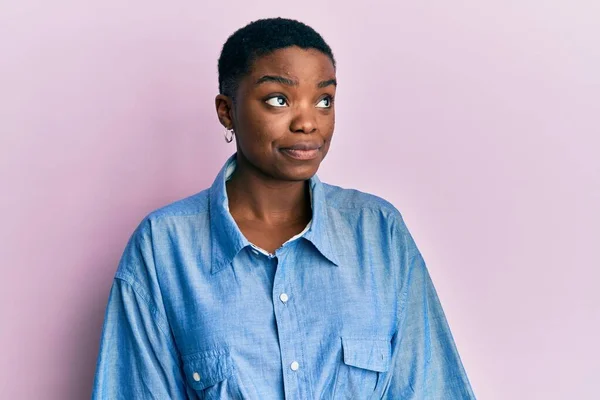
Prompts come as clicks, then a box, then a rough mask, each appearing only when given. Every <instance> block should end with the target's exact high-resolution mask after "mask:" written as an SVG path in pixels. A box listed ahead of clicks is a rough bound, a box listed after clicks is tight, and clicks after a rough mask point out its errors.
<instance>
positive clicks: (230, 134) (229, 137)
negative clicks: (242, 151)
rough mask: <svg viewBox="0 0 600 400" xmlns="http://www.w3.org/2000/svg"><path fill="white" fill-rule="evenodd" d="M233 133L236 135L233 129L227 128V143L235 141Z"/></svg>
mask: <svg viewBox="0 0 600 400" xmlns="http://www.w3.org/2000/svg"><path fill="white" fill-rule="evenodd" d="M233 135H235V132H234V131H233V129H225V141H226V142H227V143H231V142H232V141H233Z"/></svg>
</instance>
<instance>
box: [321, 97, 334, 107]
mask: <svg viewBox="0 0 600 400" xmlns="http://www.w3.org/2000/svg"><path fill="white" fill-rule="evenodd" d="M332 102H333V98H331V97H330V96H327V97H324V98H322V99H321V101H319V102H318V103H317V108H330V107H331V103H332Z"/></svg>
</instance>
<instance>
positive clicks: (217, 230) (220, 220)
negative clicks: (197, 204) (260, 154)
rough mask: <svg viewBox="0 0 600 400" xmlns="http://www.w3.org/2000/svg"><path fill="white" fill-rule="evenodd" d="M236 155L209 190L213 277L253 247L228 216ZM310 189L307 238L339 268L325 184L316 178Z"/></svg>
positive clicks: (227, 162) (305, 236)
mask: <svg viewBox="0 0 600 400" xmlns="http://www.w3.org/2000/svg"><path fill="white" fill-rule="evenodd" d="M236 155H237V153H236V154H233V155H232V156H231V157H229V159H228V160H227V161H226V162H225V165H224V166H223V168H221V171H220V172H219V173H218V175H217V177H216V178H215V180H214V182H213V184H212V186H211V187H210V189H209V214H210V227H211V247H212V249H211V252H212V253H211V261H212V269H211V273H213V274H214V273H217V272H219V271H221V270H222V269H223V268H225V267H227V266H228V265H230V264H231V262H232V261H233V259H234V257H235V256H236V255H237V254H238V253H239V252H240V250H241V249H243V248H244V247H246V246H250V245H251V243H250V242H249V241H248V239H246V238H245V237H244V235H243V234H242V232H241V231H240V229H239V228H238V226H237V224H236V223H235V220H234V219H233V217H232V216H231V214H230V212H229V201H228V199H227V190H226V181H227V178H228V177H229V176H230V175H231V173H232V172H233V170H234V169H235V164H236ZM309 185H310V188H311V205H312V220H311V222H310V227H309V229H308V230H307V231H306V233H305V234H304V236H303V237H304V238H305V239H306V240H309V241H310V242H311V243H312V244H313V245H314V246H315V247H316V248H317V250H319V252H320V253H321V254H322V255H323V256H325V257H326V258H327V259H328V260H329V261H331V262H332V263H333V265H336V266H337V265H339V262H338V259H337V256H336V254H335V252H334V248H333V246H332V245H331V235H330V226H329V225H330V219H329V217H328V215H327V213H328V210H327V205H326V199H325V193H324V188H323V184H322V183H321V181H320V180H319V178H318V177H317V176H316V175H314V176H313V177H312V178H310V180H309Z"/></svg>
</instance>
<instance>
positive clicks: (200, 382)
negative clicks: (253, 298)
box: [182, 349, 237, 399]
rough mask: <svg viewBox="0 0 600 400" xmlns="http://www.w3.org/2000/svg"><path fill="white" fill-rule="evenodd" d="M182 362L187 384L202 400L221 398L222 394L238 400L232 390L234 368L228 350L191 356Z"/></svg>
mask: <svg viewBox="0 0 600 400" xmlns="http://www.w3.org/2000/svg"><path fill="white" fill-rule="evenodd" d="M182 361H183V369H184V373H185V378H186V382H187V384H188V385H189V386H190V387H191V388H192V389H193V390H194V391H195V392H196V394H197V395H198V397H199V398H200V399H210V398H219V397H218V396H220V395H222V394H228V395H230V396H231V397H228V398H237V397H235V393H234V392H233V390H232V389H233V386H234V382H232V378H233V373H234V368H233V362H232V360H231V355H230V354H229V350H228V349H223V350H211V351H204V352H199V353H195V354H191V355H188V356H184V357H183V360H182ZM213 395H216V396H217V397H214V396H213Z"/></svg>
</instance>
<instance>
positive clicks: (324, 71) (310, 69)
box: [249, 46, 335, 81]
mask: <svg viewBox="0 0 600 400" xmlns="http://www.w3.org/2000/svg"><path fill="white" fill-rule="evenodd" d="M249 75H250V77H251V78H252V79H257V78H260V77H261V76H263V75H280V76H285V77H292V78H296V79H298V80H300V81H302V80H323V79H331V78H334V77H335V68H334V67H333V63H332V61H331V59H330V58H329V57H328V56H327V55H325V54H323V53H321V52H320V51H319V50H315V49H302V48H300V47H296V46H294V47H287V48H285V49H279V50H275V51H274V52H272V53H269V54H267V55H264V56H262V57H259V58H258V59H256V60H255V61H254V63H253V65H252V68H251V69H250V74H249Z"/></svg>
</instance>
